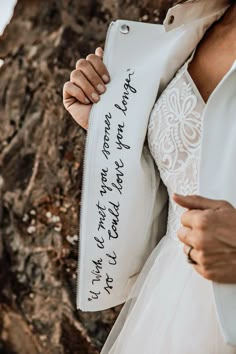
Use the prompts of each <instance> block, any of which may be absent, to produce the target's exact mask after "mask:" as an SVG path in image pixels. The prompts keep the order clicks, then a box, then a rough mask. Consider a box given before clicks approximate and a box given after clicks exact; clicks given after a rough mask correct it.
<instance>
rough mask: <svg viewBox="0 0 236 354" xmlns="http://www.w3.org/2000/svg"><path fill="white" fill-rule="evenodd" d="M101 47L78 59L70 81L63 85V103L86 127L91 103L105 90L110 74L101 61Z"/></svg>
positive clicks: (76, 119) (79, 122)
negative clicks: (93, 52)
mask: <svg viewBox="0 0 236 354" xmlns="http://www.w3.org/2000/svg"><path fill="white" fill-rule="evenodd" d="M102 58H103V49H102V48H101V47H98V48H97V49H96V51H95V54H89V55H88V56H87V57H86V59H84V58H82V59H79V60H78V61H77V63H76V69H75V70H73V71H72V72H71V74H70V81H67V82H66V83H65V84H64V87H63V104H64V106H65V108H66V109H67V111H68V112H69V113H70V114H71V116H72V117H73V118H74V120H75V121H76V122H77V123H78V124H79V125H81V126H82V127H83V128H84V129H86V130H87V129H88V117H89V113H90V110H91V107H92V103H96V102H98V101H99V100H100V97H99V95H100V94H102V93H104V92H105V91H106V86H105V84H107V83H108V82H109V81H110V76H109V73H108V71H107V68H106V66H105V64H104V63H103V61H102Z"/></svg>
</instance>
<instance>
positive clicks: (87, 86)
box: [70, 70, 100, 103]
mask: <svg viewBox="0 0 236 354" xmlns="http://www.w3.org/2000/svg"><path fill="white" fill-rule="evenodd" d="M70 81H71V82H72V83H73V84H75V85H76V86H78V87H79V88H80V89H81V90H82V91H83V92H84V94H85V96H86V97H87V98H88V99H89V100H90V101H91V102H93V103H96V102H98V101H99V100H100V97H99V94H98V93H97V91H96V89H95V87H94V86H93V85H92V84H91V83H90V81H88V79H87V77H86V76H85V75H84V73H83V72H82V71H81V70H73V71H72V72H71V75H70Z"/></svg>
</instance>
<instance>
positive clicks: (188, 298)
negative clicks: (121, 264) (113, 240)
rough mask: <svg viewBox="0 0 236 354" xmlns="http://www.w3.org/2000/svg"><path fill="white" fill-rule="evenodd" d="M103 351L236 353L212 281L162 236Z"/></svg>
mask: <svg viewBox="0 0 236 354" xmlns="http://www.w3.org/2000/svg"><path fill="white" fill-rule="evenodd" d="M101 354H236V347H232V346H230V345H228V344H226V343H225V341H224V339H223V336H222V334H221V332H220V328H219V324H218V321H217V314H216V309H215V303H214V295H213V289H212V283H211V281H209V280H207V279H204V278H203V277H202V276H200V275H199V274H198V273H197V272H196V271H195V269H194V268H193V266H192V265H191V264H189V263H188V262H187V261H186V255H185V254H184V252H183V244H182V243H180V242H179V240H176V239H174V238H171V237H169V236H164V238H163V239H162V240H161V242H160V243H159V244H158V245H157V246H156V247H155V249H154V250H153V251H152V253H151V255H150V256H149V258H148V259H147V261H146V263H145V265H144V267H143V269H142V271H141V273H140V274H139V276H138V278H137V280H136V282H135V284H134V286H133V288H132V291H131V293H130V295H129V297H128V299H127V301H126V303H125V304H124V306H123V308H122V310H121V312H120V314H119V316H118V318H117V320H116V322H115V324H114V326H113V328H112V330H111V332H110V334H109V336H108V338H107V340H106V343H105V345H104V346H103V349H102V351H101Z"/></svg>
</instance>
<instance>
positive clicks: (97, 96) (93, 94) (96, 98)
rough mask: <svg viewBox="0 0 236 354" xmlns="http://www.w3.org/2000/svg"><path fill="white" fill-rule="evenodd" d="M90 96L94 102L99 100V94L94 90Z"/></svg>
mask: <svg viewBox="0 0 236 354" xmlns="http://www.w3.org/2000/svg"><path fill="white" fill-rule="evenodd" d="M91 97H92V100H93V101H96V102H97V101H99V99H100V97H99V95H98V94H97V93H95V92H93V93H92V95H91Z"/></svg>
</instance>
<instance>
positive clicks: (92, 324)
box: [0, 0, 172, 354]
mask: <svg viewBox="0 0 236 354" xmlns="http://www.w3.org/2000/svg"><path fill="white" fill-rule="evenodd" d="M171 4H172V2H171V1H167V0H138V1H137V0H136V1H135V0H104V1H102V0H51V1H46V0H41V1H39V0H31V1H29V0H18V3H17V5H16V7H15V11H14V15H13V18H12V20H11V22H10V24H9V25H8V26H7V27H6V29H5V31H4V33H3V35H2V36H1V37H0V58H2V59H3V60H4V64H3V65H2V67H1V68H0V82H1V84H0V169H1V171H0V289H1V290H0V353H3V354H37V353H44V354H46V353H49V354H66V353H68V354H77V353H79V354H85V353H86V354H95V353H99V351H100V349H101V347H102V345H103V343H104V341H105V339H106V336H107V334H108V333H109V331H110V329H111V327H112V325H113V323H114V321H115V319H116V317H117V315H118V313H119V311H120V309H121V306H118V307H115V308H112V309H110V310H106V311H101V312H94V313H87V312H81V311H77V310H76V308H75V284H76V265H77V241H78V234H79V208H80V196H81V178H82V168H83V152H84V142H85V132H84V130H83V129H82V128H80V127H79V125H77V124H76V123H75V121H74V120H73V119H72V118H71V117H70V116H69V115H68V113H67V112H66V111H65V109H64V107H63V104H62V87H63V84H64V82H65V81H67V80H68V79H69V75H70V72H71V71H72V70H73V69H74V67H75V63H76V61H77V60H78V59H79V58H81V57H86V55H87V54H89V53H91V52H94V50H95V48H96V47H97V46H99V45H100V46H103V45H104V38H105V34H106V30H107V26H108V24H109V22H110V21H111V20H114V19H117V18H123V19H130V20H139V21H143V22H154V23H158V22H161V21H162V20H163V17H164V15H165V13H166V10H167V8H168V7H169V6H170V5H171ZM0 7H1V5H0ZM140 50H142V49H141V48H140Z"/></svg>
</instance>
